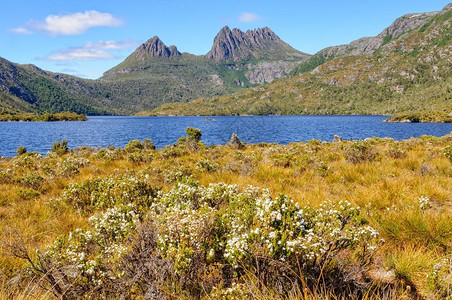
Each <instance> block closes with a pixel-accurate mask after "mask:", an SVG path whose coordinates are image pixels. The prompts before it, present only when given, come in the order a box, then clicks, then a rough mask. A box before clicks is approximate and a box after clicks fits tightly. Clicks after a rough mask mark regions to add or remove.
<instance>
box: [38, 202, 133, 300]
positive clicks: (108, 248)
mask: <svg viewBox="0 0 452 300" xmlns="http://www.w3.org/2000/svg"><path fill="white" fill-rule="evenodd" d="M135 211H136V209H135V208H134V206H133V205H132V204H129V205H117V206H114V207H112V208H108V209H106V210H105V211H104V212H100V213H98V214H95V215H94V216H92V217H90V218H89V223H90V224H91V226H92V230H81V229H76V230H74V231H73V232H71V233H70V234H69V237H68V238H67V239H62V238H59V239H57V241H56V242H55V243H54V245H52V246H51V247H50V248H49V249H47V250H46V251H45V252H43V253H40V254H39V255H38V261H39V263H40V265H41V266H40V268H42V269H45V270H46V271H47V272H46V274H44V277H45V278H46V279H47V280H48V281H49V282H52V281H55V283H54V285H55V286H54V287H52V288H54V289H56V290H58V291H64V295H65V297H69V298H78V297H80V296H81V295H85V294H86V293H89V292H91V291H93V290H103V291H104V292H105V291H107V292H105V293H107V294H108V290H109V289H108V288H107V287H108V286H109V285H114V284H115V281H116V280H118V279H120V278H121V277H122V276H123V274H124V271H123V270H122V269H121V268H119V266H120V262H121V258H122V256H123V255H124V254H125V253H127V250H128V243H127V240H128V238H129V236H130V235H131V234H132V233H134V232H135V230H136V227H137V225H138V223H139V218H138V215H137V213H136V212H135ZM34 271H35V272H36V269H35V270H34ZM60 293H61V292H60ZM104 296H105V295H104Z"/></svg>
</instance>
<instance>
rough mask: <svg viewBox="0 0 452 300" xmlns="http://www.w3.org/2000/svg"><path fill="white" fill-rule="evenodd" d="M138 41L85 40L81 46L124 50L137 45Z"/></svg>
mask: <svg viewBox="0 0 452 300" xmlns="http://www.w3.org/2000/svg"><path fill="white" fill-rule="evenodd" d="M138 45H139V42H138V41H137V40H134V39H128V40H123V41H119V42H117V41H99V42H86V43H85V45H84V46H83V47H85V48H97V49H111V50H124V49H130V48H133V47H137V46H138Z"/></svg>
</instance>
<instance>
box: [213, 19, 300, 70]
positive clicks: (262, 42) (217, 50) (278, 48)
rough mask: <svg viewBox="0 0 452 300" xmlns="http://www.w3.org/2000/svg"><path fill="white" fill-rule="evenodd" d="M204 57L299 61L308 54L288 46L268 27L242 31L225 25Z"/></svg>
mask: <svg viewBox="0 0 452 300" xmlns="http://www.w3.org/2000/svg"><path fill="white" fill-rule="evenodd" d="M206 57H207V58H208V59H214V60H215V61H217V62H220V61H234V62H237V61H243V60H248V59H252V58H255V59H262V58H266V59H274V58H282V57H284V58H285V60H299V61H301V60H304V59H307V58H308V57H309V55H308V54H305V53H302V52H300V51H298V50H295V49H294V48H292V47H291V46H289V45H288V44H287V43H285V42H284V41H282V40H281V39H280V38H279V37H278V36H277V35H276V34H275V33H274V32H273V31H272V30H271V29H270V28H268V27H264V28H258V29H255V30H247V31H246V32H243V31H241V30H240V29H237V28H234V29H232V30H231V29H230V28H229V27H228V26H225V27H223V28H222V29H221V30H220V32H219V33H218V34H217V36H216V37H215V39H214V41H213V45H212V48H211V50H210V51H209V52H208V53H207V54H206Z"/></svg>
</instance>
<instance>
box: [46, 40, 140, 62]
mask: <svg viewBox="0 0 452 300" xmlns="http://www.w3.org/2000/svg"><path fill="white" fill-rule="evenodd" d="M138 44H139V42H138V41H136V40H133V39H130V40H123V41H119V42H117V41H99V42H86V43H85V44H84V45H83V46H81V47H72V48H69V49H63V50H59V51H56V52H54V53H52V54H50V55H47V56H46V57H44V58H43V59H44V60H49V61H74V60H98V59H110V58H115V56H114V55H113V54H111V53H109V52H107V51H104V50H124V49H130V48H132V47H136V46H137V45H138Z"/></svg>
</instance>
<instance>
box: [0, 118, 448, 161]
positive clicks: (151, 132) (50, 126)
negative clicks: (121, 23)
mask: <svg viewBox="0 0 452 300" xmlns="http://www.w3.org/2000/svg"><path fill="white" fill-rule="evenodd" d="M386 118H387V117H385V116H215V117H209V118H206V117H187V116H185V117H129V116H114V117H112V116H92V117H88V121H84V122H0V156H6V157H12V156H14V155H15V154H16V150H17V147H18V146H25V147H26V148H27V150H28V151H37V152H39V153H41V154H46V153H47V151H49V150H50V149H51V147H52V144H53V143H54V142H56V141H62V140H64V139H67V140H68V146H69V148H76V147H79V146H83V145H84V146H90V147H96V146H101V147H106V146H109V145H112V146H115V147H124V146H125V145H126V144H127V143H128V142H129V141H130V140H134V139H138V140H143V139H145V138H150V139H152V140H153V141H154V143H155V145H156V146H157V148H162V147H164V146H166V145H171V144H174V143H175V142H176V141H177V139H178V138H179V137H181V136H184V135H185V129H186V128H187V127H196V128H199V129H201V130H202V138H201V141H203V142H204V143H205V144H207V145H212V144H225V143H226V142H228V141H229V139H230V137H231V135H232V133H237V135H238V136H239V138H240V140H241V141H243V142H246V143H259V142H267V143H280V144H288V143H290V142H299V141H308V140H311V139H319V140H322V141H332V139H333V136H334V135H340V136H342V138H343V139H365V138H368V137H373V136H375V137H391V138H394V139H395V140H402V139H409V138H410V137H419V136H421V135H434V136H443V135H446V134H448V133H450V132H451V131H452V124H450V123H449V124H444V123H383V122H382V121H383V120H384V119H386Z"/></svg>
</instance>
